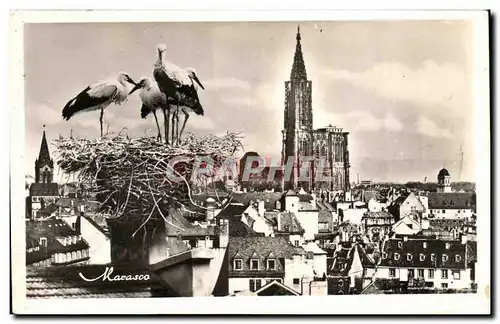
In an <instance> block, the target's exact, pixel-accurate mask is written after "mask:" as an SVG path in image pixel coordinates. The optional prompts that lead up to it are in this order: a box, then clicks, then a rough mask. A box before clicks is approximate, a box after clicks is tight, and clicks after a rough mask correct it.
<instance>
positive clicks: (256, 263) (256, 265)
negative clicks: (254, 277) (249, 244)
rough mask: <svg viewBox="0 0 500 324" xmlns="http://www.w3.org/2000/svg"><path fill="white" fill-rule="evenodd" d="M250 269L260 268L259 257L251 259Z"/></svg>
mask: <svg viewBox="0 0 500 324" xmlns="http://www.w3.org/2000/svg"><path fill="white" fill-rule="evenodd" d="M250 270H259V260H257V259H252V260H250Z"/></svg>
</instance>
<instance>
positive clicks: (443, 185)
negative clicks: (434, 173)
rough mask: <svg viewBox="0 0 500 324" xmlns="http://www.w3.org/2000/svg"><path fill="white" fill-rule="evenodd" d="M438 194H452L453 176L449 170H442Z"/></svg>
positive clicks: (439, 175)
mask: <svg viewBox="0 0 500 324" xmlns="http://www.w3.org/2000/svg"><path fill="white" fill-rule="evenodd" d="M437 178H438V186H437V192H451V176H450V173H449V172H448V170H446V169H444V168H443V169H441V170H440V171H439V173H438V177H437Z"/></svg>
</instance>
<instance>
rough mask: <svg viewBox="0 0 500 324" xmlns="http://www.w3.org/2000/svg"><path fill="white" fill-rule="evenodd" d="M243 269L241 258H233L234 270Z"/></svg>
mask: <svg viewBox="0 0 500 324" xmlns="http://www.w3.org/2000/svg"><path fill="white" fill-rule="evenodd" d="M242 269H243V262H242V261H241V259H234V270H242Z"/></svg>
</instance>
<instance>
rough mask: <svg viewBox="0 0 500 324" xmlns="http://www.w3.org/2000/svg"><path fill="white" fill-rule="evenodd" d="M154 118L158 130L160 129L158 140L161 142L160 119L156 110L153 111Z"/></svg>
mask: <svg viewBox="0 0 500 324" xmlns="http://www.w3.org/2000/svg"><path fill="white" fill-rule="evenodd" d="M153 116H155V121H156V128H157V129H158V138H159V139H160V142H161V130H160V124H159V123H158V117H156V110H153Z"/></svg>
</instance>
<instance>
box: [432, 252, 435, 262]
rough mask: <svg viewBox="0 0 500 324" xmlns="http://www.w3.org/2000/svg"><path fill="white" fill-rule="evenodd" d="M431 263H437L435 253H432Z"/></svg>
mask: <svg viewBox="0 0 500 324" xmlns="http://www.w3.org/2000/svg"><path fill="white" fill-rule="evenodd" d="M431 261H436V255H435V254H434V253H431Z"/></svg>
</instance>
